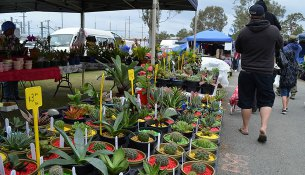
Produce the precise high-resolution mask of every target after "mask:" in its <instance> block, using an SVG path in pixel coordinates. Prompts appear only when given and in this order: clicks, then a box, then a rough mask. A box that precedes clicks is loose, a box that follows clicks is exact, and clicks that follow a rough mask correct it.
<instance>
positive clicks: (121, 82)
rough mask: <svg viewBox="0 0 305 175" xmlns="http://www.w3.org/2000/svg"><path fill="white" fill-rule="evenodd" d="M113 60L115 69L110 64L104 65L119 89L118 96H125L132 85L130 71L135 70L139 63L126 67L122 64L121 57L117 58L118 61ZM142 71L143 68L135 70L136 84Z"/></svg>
mask: <svg viewBox="0 0 305 175" xmlns="http://www.w3.org/2000/svg"><path fill="white" fill-rule="evenodd" d="M111 60H112V62H113V67H110V66H109V65H108V64H103V66H105V68H106V72H107V74H108V75H110V76H111V77H112V78H113V81H114V83H115V86H116V87H117V89H118V95H119V96H120V95H123V94H124V91H128V90H129V89H130V87H131V85H130V81H129V79H128V70H129V69H134V68H135V66H136V65H137V64H138V62H136V61H134V62H132V63H131V64H130V65H126V64H124V63H122V61H121V58H120V57H119V56H116V59H113V58H111ZM140 70H141V68H135V69H134V73H135V80H134V82H135V83H136V81H137V79H136V75H138V72H139V71H140Z"/></svg>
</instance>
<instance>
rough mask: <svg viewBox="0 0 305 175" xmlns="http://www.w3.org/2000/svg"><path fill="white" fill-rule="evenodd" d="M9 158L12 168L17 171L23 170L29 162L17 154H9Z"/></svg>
mask: <svg viewBox="0 0 305 175" xmlns="http://www.w3.org/2000/svg"><path fill="white" fill-rule="evenodd" d="M8 160H9V162H10V169H14V170H16V171H22V170H23V169H24V168H25V167H26V166H27V165H28V164H29V163H26V161H21V160H20V159H19V158H18V156H17V155H16V154H9V155H8Z"/></svg>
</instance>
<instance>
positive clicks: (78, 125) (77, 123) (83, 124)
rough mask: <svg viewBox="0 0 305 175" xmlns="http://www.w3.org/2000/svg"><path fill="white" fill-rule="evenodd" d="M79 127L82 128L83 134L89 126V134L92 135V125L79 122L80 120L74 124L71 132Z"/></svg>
mask: <svg viewBox="0 0 305 175" xmlns="http://www.w3.org/2000/svg"><path fill="white" fill-rule="evenodd" d="M78 128H79V129H81V131H82V133H83V134H85V130H86V128H87V132H88V135H90V134H91V132H92V128H91V127H90V126H88V125H86V124H85V123H81V122H78V121H77V122H74V124H73V125H72V130H71V132H73V133H74V132H75V131H76V129H78Z"/></svg>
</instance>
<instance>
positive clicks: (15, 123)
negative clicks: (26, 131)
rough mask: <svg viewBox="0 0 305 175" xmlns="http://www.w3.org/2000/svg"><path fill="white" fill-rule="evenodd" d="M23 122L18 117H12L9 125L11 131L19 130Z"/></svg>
mask: <svg viewBox="0 0 305 175" xmlns="http://www.w3.org/2000/svg"><path fill="white" fill-rule="evenodd" d="M24 124H25V122H24V121H21V120H20V118H19V117H14V118H13V121H12V120H10V126H11V127H12V129H13V131H19V130H21V129H22V127H23V126H24Z"/></svg>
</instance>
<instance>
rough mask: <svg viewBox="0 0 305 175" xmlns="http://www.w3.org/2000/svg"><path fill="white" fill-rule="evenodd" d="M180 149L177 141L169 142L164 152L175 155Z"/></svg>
mask: <svg viewBox="0 0 305 175" xmlns="http://www.w3.org/2000/svg"><path fill="white" fill-rule="evenodd" d="M177 150H178V146H177V144H175V143H169V144H166V145H165V146H164V152H165V153H166V154H169V155H175V154H176V152H177Z"/></svg>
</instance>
